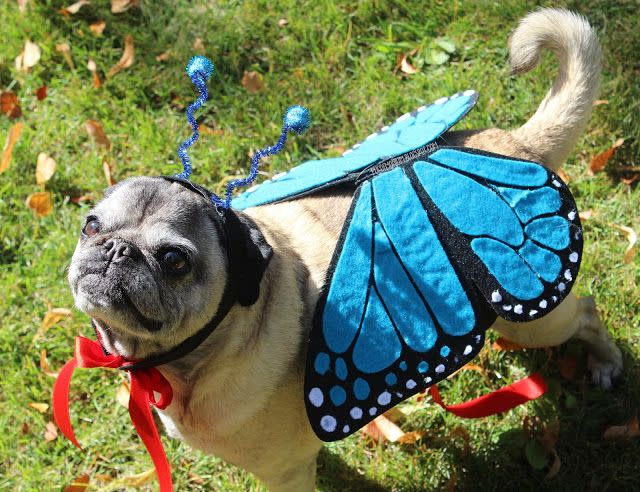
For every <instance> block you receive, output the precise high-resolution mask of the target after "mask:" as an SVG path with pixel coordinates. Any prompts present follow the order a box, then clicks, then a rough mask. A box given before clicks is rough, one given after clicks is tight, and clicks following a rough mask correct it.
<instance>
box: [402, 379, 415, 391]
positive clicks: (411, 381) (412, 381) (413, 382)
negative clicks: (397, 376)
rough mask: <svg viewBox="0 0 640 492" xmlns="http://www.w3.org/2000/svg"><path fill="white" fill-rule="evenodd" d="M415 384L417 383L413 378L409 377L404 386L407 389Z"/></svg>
mask: <svg viewBox="0 0 640 492" xmlns="http://www.w3.org/2000/svg"><path fill="white" fill-rule="evenodd" d="M416 385H417V383H416V382H415V381H414V380H413V379H409V380H408V381H407V383H406V384H405V386H406V387H407V388H408V389H413V388H415V387H416Z"/></svg>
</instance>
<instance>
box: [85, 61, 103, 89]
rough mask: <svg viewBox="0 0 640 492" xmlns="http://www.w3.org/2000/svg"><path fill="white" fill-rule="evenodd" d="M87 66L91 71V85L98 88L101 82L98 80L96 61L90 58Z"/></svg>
mask: <svg viewBox="0 0 640 492" xmlns="http://www.w3.org/2000/svg"><path fill="white" fill-rule="evenodd" d="M87 68H88V69H89V71H90V72H91V77H92V78H93V82H92V83H93V87H95V88H96V89H100V86H101V85H102V82H101V81H100V76H99V75H98V67H96V62H94V61H93V60H92V59H91V58H89V61H88V62H87Z"/></svg>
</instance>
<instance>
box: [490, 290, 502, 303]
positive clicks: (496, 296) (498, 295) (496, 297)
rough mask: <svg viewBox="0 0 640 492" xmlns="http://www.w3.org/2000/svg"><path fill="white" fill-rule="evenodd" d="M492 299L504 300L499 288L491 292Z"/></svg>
mask: <svg viewBox="0 0 640 492" xmlns="http://www.w3.org/2000/svg"><path fill="white" fill-rule="evenodd" d="M491 300H492V301H493V302H500V301H501V300H502V296H501V295H500V292H498V291H497V290H494V291H493V292H492V293H491Z"/></svg>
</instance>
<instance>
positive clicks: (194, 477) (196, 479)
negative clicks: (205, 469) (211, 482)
mask: <svg viewBox="0 0 640 492" xmlns="http://www.w3.org/2000/svg"><path fill="white" fill-rule="evenodd" d="M187 476H188V477H189V482H190V483H196V484H198V485H204V484H205V483H206V481H205V479H204V478H202V477H201V476H200V475H198V474H196V473H193V472H189V473H187Z"/></svg>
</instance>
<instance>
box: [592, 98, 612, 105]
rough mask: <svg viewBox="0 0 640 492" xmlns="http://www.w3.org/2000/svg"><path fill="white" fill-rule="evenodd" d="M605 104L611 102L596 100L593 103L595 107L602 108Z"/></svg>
mask: <svg viewBox="0 0 640 492" xmlns="http://www.w3.org/2000/svg"><path fill="white" fill-rule="evenodd" d="M603 104H609V100H608V99H596V100H595V101H593V105H594V106H601V105H603Z"/></svg>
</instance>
